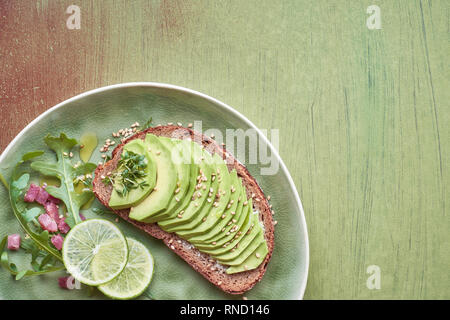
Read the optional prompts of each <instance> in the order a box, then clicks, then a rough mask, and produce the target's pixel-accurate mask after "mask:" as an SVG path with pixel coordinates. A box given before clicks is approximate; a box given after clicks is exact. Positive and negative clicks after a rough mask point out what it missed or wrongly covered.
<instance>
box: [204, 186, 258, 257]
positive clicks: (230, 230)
mask: <svg viewBox="0 0 450 320" xmlns="http://www.w3.org/2000/svg"><path fill="white" fill-rule="evenodd" d="M239 199H240V200H239ZM239 199H238V207H237V209H236V214H235V215H234V218H233V220H232V223H231V224H230V222H228V224H227V226H226V227H225V230H223V232H222V229H221V230H220V231H221V233H220V234H218V235H217V236H215V237H214V238H212V239H208V240H205V241H202V242H196V243H195V246H196V247H197V248H199V249H208V250H212V249H216V248H220V247H222V246H223V245H224V244H225V243H226V242H228V241H231V239H233V238H234V237H235V236H236V234H237V233H238V231H239V230H241V229H242V225H243V224H244V222H245V221H246V215H247V211H248V210H247V209H248V208H249V207H248V206H244V203H246V204H247V203H248V201H247V202H246V200H247V198H246V193H245V190H244V189H242V190H241V194H240V196H239ZM244 208H245V209H244ZM236 220H237V222H236V223H234V221H236Z"/></svg>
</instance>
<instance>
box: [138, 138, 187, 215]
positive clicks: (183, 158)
mask: <svg viewBox="0 0 450 320" xmlns="http://www.w3.org/2000/svg"><path fill="white" fill-rule="evenodd" d="M158 138H159V141H160V142H161V143H162V144H163V145H164V146H165V147H166V148H167V150H169V151H170V153H171V155H172V163H173V164H174V166H175V169H176V171H177V176H178V178H177V186H176V188H175V191H174V196H173V197H172V199H171V200H170V203H169V206H168V207H167V209H166V210H163V211H162V212H160V213H158V214H155V215H154V216H152V217H150V218H147V219H145V222H147V223H153V222H156V221H160V220H162V219H165V218H168V217H170V216H171V214H172V212H173V211H175V210H176V209H177V208H178V207H179V206H180V205H181V200H182V199H183V197H184V195H185V194H186V192H187V190H188V188H189V177H190V165H189V163H190V159H191V157H190V154H188V151H189V150H187V145H186V144H183V143H181V140H173V139H170V138H168V137H158ZM188 157H189V158H188Z"/></svg>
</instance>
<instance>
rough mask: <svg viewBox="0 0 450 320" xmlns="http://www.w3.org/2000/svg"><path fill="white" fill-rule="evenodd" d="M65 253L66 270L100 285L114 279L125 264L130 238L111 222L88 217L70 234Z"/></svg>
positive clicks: (82, 280) (93, 284) (65, 243)
mask: <svg viewBox="0 0 450 320" xmlns="http://www.w3.org/2000/svg"><path fill="white" fill-rule="evenodd" d="M62 256H63V261H64V265H65V266H66V269H67V271H68V272H69V273H70V274H71V275H72V276H73V277H74V278H75V279H77V280H78V281H80V282H82V283H84V284H87V285H90V286H98V285H101V284H104V283H107V282H109V281H111V280H112V279H114V278H115V277H117V276H118V275H119V274H120V273H121V272H122V270H123V269H124V268H125V266H126V264H127V260H128V245H127V240H126V239H125V236H124V235H123V234H122V232H121V231H120V230H119V228H117V227H116V226H115V225H114V224H113V223H112V222H109V221H108V220H104V219H89V220H86V221H84V222H81V223H80V224H77V225H76V226H75V227H73V228H72V230H70V232H69V233H68V234H67V236H66V238H65V240H64V245H63V249H62ZM93 265H95V273H94V271H93Z"/></svg>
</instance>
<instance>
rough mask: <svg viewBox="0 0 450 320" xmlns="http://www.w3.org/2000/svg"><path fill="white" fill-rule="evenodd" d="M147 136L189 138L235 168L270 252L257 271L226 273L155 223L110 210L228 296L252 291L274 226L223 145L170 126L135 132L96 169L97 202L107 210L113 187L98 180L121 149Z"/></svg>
mask: <svg viewBox="0 0 450 320" xmlns="http://www.w3.org/2000/svg"><path fill="white" fill-rule="evenodd" d="M147 133H152V134H154V135H157V136H165V137H173V138H178V139H191V140H193V141H195V142H197V143H199V144H202V145H203V146H204V148H205V149H206V150H207V151H209V152H211V153H217V154H219V155H220V156H221V157H222V158H223V159H225V160H226V161H227V165H228V169H229V170H232V169H235V170H236V172H237V174H238V176H239V177H241V178H242V183H243V185H244V187H245V189H246V193H247V197H252V195H254V199H253V200H254V201H253V207H254V209H256V210H258V211H259V219H260V221H262V223H263V225H264V237H265V239H266V241H267V247H268V251H269V252H268V254H267V256H266V257H265V259H264V261H263V262H262V263H261V264H260V265H259V267H258V268H256V269H253V270H249V271H244V272H240V273H235V274H226V273H225V269H226V267H225V266H222V265H220V264H219V263H217V262H216V261H214V260H213V259H212V257H210V256H209V255H207V254H205V253H202V252H200V251H199V250H198V249H196V248H195V247H193V246H192V245H191V244H190V243H189V242H187V241H185V240H183V239H182V238H180V237H178V236H177V235H176V234H174V233H168V232H165V231H164V230H162V229H161V228H160V227H159V226H158V225H157V224H156V223H143V222H138V221H134V220H132V219H130V218H129V217H128V214H129V209H123V210H112V209H111V210H112V211H113V212H115V213H116V214H117V215H119V216H120V217H121V218H122V219H124V220H126V221H128V222H129V223H131V224H133V225H134V226H136V227H137V228H139V229H141V230H143V231H145V232H146V233H148V234H149V235H151V236H153V237H155V238H157V239H161V240H162V241H163V242H164V243H165V244H166V245H167V246H168V247H169V248H170V249H171V250H172V251H174V252H175V253H176V254H177V255H179V256H180V257H181V258H182V259H183V260H185V261H186V262H187V263H188V264H189V265H190V266H191V267H192V268H193V269H194V270H196V271H197V272H199V273H200V274H201V275H202V276H203V277H205V278H206V279H207V280H209V281H210V282H211V283H213V284H214V285H215V286H217V287H219V288H220V289H222V290H223V291H225V292H227V293H230V294H243V293H244V292H246V291H248V290H250V289H251V288H253V286H254V285H255V284H256V283H258V282H259V281H260V280H261V278H262V277H263V275H264V273H265V271H266V269H267V265H268V262H269V260H270V258H271V256H272V252H273V249H274V240H275V239H274V225H273V219H272V214H271V209H270V207H269V202H268V200H267V197H266V196H265V195H264V193H263V191H262V190H261V188H260V187H259V185H258V183H257V182H256V180H255V179H254V178H253V177H252V176H251V175H250V173H249V172H248V170H247V168H246V167H245V166H244V165H242V164H241V163H240V162H239V161H237V160H236V159H235V158H234V157H233V156H232V155H231V154H230V153H228V152H227V151H226V149H225V147H224V146H219V145H218V144H217V142H216V141H214V140H212V139H210V138H209V137H207V136H205V135H202V134H200V133H197V132H194V131H193V130H191V129H189V128H184V127H180V126H173V125H166V126H157V127H150V128H148V129H146V130H143V131H140V132H138V133H136V134H135V135H133V136H131V137H129V138H127V139H126V140H124V141H123V142H122V143H121V144H119V145H117V147H116V148H115V149H114V150H113V152H112V159H111V160H109V161H107V162H106V163H105V164H103V165H99V166H98V167H97V169H96V170H95V177H94V180H93V191H94V194H95V196H96V197H97V199H98V200H99V201H100V202H101V203H102V204H103V205H104V206H106V207H108V208H109V206H108V202H109V198H110V196H111V192H112V186H111V185H105V184H104V183H103V182H102V181H101V178H100V177H101V176H102V175H106V174H107V173H108V172H112V171H113V170H114V169H115V168H116V166H117V163H118V161H119V159H120V155H121V153H122V148H123V146H124V145H125V144H126V143H127V142H129V141H131V140H133V139H144V138H145V135H146V134H147ZM255 199H259V201H255Z"/></svg>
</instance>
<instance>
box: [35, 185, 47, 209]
mask: <svg viewBox="0 0 450 320" xmlns="http://www.w3.org/2000/svg"><path fill="white" fill-rule="evenodd" d="M48 196H49V194H48V192H47V191H45V189H44V188H40V189H39V193H38V195H37V196H36V202H37V203H39V204H42V205H45V203H46V202H47V200H48Z"/></svg>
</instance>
